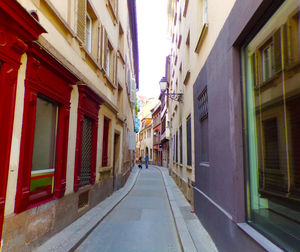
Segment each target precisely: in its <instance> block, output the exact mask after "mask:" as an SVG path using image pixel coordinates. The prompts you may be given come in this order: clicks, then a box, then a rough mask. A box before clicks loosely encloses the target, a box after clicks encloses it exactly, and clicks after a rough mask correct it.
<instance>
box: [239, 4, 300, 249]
mask: <svg viewBox="0 0 300 252" xmlns="http://www.w3.org/2000/svg"><path fill="white" fill-rule="evenodd" d="M299 22H300V20H299V1H297V0H286V1H285V2H284V3H283V4H282V6H281V7H280V8H279V9H278V10H277V12H276V13H274V15H273V16H272V17H271V18H270V20H269V21H268V22H267V23H266V24H265V25H264V26H263V27H262V29H261V30H260V31H259V32H258V33H257V34H256V36H255V37H254V38H253V39H252V40H251V41H250V43H249V44H247V45H246V46H245V47H244V48H243V72H244V105H245V110H244V111H245V126H246V127H245V128H246V132H245V140H246V141H245V142H246V143H247V147H246V149H247V159H248V166H247V167H248V172H247V174H248V179H247V192H248V204H247V212H248V222H249V223H250V224H251V225H253V226H254V227H255V228H256V229H258V230H259V231H260V232H262V233H263V234H264V235H266V236H267V237H269V238H270V239H271V240H273V242H274V243H276V244H278V245H279V246H280V247H282V248H284V249H286V250H288V251H296V250H299V248H300V57H299V52H300V50H299V48H300V47H299V46H300V44H299Z"/></svg>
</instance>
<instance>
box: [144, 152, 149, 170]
mask: <svg viewBox="0 0 300 252" xmlns="http://www.w3.org/2000/svg"><path fill="white" fill-rule="evenodd" d="M148 162H149V157H148V154H146V157H145V165H146V169H148Z"/></svg>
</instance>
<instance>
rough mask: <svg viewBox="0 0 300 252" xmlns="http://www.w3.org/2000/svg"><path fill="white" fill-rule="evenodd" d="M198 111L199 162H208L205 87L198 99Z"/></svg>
mask: <svg viewBox="0 0 300 252" xmlns="http://www.w3.org/2000/svg"><path fill="white" fill-rule="evenodd" d="M198 101H199V110H200V129H199V130H200V143H201V146H200V162H201V163H207V162H208V161H209V143H208V98H207V88H206V87H205V88H204V89H203V91H202V92H201V94H200V95H199V97H198Z"/></svg>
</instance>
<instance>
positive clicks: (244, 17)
mask: <svg viewBox="0 0 300 252" xmlns="http://www.w3.org/2000/svg"><path fill="white" fill-rule="evenodd" d="M282 2H283V1H277V0H273V1H271V0H264V1H263V0H251V1H249V0H237V1H236V3H235V5H234V7H233V9H232V10H231V13H230V15H229V17H228V19H227V20H226V22H225V24H224V26H223V28H222V30H221V32H220V34H219V36H218V39H217V40H216V42H215V45H214V46H213V49H212V51H211V52H210V55H209V57H208V59H207V61H206V63H205V65H204V67H203V68H202V69H201V71H200V73H199V75H198V78H197V80H196V82H195V84H194V90H193V91H194V108H195V109H194V118H195V119H194V127H195V129H199V128H200V119H199V118H200V113H199V109H198V106H199V102H198V100H197V98H198V97H199V95H200V94H201V91H202V90H203V88H204V87H205V86H207V94H208V125H209V129H208V131H209V136H208V137H209V167H201V166H200V146H201V142H200V132H199V131H197V130H195V178H196V181H195V187H196V189H198V190H200V191H201V192H203V193H204V194H205V195H206V196H207V197H208V198H209V199H210V200H208V199H207V198H206V197H204V196H203V195H202V194H201V193H199V191H198V190H194V204H195V211H196V214H197V216H198V217H199V219H200V220H201V222H202V223H203V225H204V226H205V228H206V229H207V230H208V231H209V233H210V235H211V237H212V238H213V240H214V241H215V243H216V246H217V247H218V248H219V250H220V251H261V250H262V248H261V247H260V246H259V245H258V244H257V243H256V242H255V241H254V240H252V239H251V238H250V237H248V235H246V234H245V233H244V232H243V231H241V230H240V229H239V228H238V227H237V225H236V223H237V222H246V208H245V205H246V197H245V176H244V163H245V160H244V146H243V105H242V104H243V103H242V99H243V97H242V82H241V79H242V77H241V54H240V51H241V46H242V45H244V44H245V43H246V42H247V41H249V40H250V39H251V37H253V36H254V35H255V33H256V32H257V31H258V30H259V28H260V27H261V26H262V25H263V24H264V23H265V22H266V20H267V19H268V18H269V17H270V16H271V15H272V14H273V13H274V11H275V10H276V9H277V8H278V7H279V5H280V4H281V3H282ZM212 202H214V203H215V204H213V203H212ZM221 209H222V210H221Z"/></svg>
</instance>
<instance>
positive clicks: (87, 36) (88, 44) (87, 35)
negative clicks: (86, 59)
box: [85, 13, 92, 53]
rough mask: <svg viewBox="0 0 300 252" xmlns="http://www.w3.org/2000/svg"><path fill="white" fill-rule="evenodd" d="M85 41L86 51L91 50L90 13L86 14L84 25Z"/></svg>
mask: <svg viewBox="0 0 300 252" xmlns="http://www.w3.org/2000/svg"><path fill="white" fill-rule="evenodd" d="M85 42H86V49H87V50H88V52H90V53H91V52H92V19H91V17H90V15H89V14H88V13H87V14H86V27H85Z"/></svg>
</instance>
